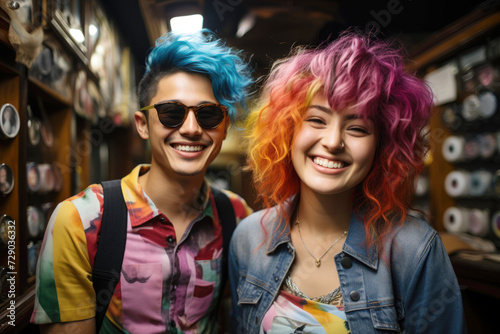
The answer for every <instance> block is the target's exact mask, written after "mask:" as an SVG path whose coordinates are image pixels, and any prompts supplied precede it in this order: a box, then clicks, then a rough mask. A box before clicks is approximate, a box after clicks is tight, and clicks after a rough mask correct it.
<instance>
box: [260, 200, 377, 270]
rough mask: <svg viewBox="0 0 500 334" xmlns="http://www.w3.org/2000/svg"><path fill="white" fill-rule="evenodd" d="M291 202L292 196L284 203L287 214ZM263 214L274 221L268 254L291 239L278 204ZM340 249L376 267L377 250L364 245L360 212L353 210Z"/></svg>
mask: <svg viewBox="0 0 500 334" xmlns="http://www.w3.org/2000/svg"><path fill="white" fill-rule="evenodd" d="M293 203H294V198H293V197H292V198H291V199H290V200H288V201H287V202H285V204H284V207H285V211H286V212H287V214H288V216H290V215H291V214H292V211H293V208H294V204H293ZM265 215H269V216H264V218H265V219H266V220H267V221H275V224H270V225H271V226H272V227H271V229H270V230H268V231H267V232H268V233H269V241H268V243H267V248H266V254H268V255H269V254H271V253H273V252H274V251H275V250H276V248H277V247H278V246H279V245H281V244H283V243H287V242H290V241H291V239H290V225H289V222H288V221H286V217H284V216H283V214H280V209H279V206H276V207H274V208H272V209H270V210H268V211H267V213H265ZM342 251H343V252H344V253H346V254H349V255H350V256H352V257H353V258H355V259H357V260H358V261H360V262H362V263H364V264H365V265H367V266H368V267H370V268H372V269H377V267H378V252H377V249H376V247H375V245H372V246H370V247H367V246H366V231H365V225H364V223H363V220H362V214H359V215H358V214H356V213H355V212H353V214H352V216H351V221H350V223H349V233H348V234H347V238H346V241H345V243H344V246H343V248H342Z"/></svg>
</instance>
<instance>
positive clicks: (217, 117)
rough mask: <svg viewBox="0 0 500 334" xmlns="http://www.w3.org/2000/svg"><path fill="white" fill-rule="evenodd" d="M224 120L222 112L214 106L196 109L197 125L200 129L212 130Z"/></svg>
mask: <svg viewBox="0 0 500 334" xmlns="http://www.w3.org/2000/svg"><path fill="white" fill-rule="evenodd" d="M223 119H224V111H223V110H222V109H221V108H220V107H219V106H216V105H208V106H204V107H201V108H200V109H198V123H199V124H200V126H201V127H202V128H205V129H214V128H216V127H217V126H218V125H219V124H220V123H221V122H222V120H223Z"/></svg>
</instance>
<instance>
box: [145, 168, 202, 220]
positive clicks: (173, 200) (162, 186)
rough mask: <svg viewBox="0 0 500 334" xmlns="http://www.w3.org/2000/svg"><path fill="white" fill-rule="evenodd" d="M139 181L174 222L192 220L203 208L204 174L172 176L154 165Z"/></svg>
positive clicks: (157, 205) (158, 206) (159, 207)
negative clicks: (202, 189)
mask: <svg viewBox="0 0 500 334" xmlns="http://www.w3.org/2000/svg"><path fill="white" fill-rule="evenodd" d="M139 183H140V184H141V186H142V188H143V189H144V191H145V192H146V194H147V195H148V196H149V198H150V199H151V200H152V201H153V203H155V205H156V207H157V208H158V209H159V210H160V211H161V212H162V213H163V214H164V215H165V216H167V217H168V219H169V220H171V221H172V223H174V224H175V223H176V222H177V223H179V224H182V223H186V222H188V221H191V220H192V219H194V218H195V217H196V216H198V215H199V214H200V212H201V211H202V210H203V203H202V199H201V198H200V196H201V193H200V191H201V188H202V184H203V175H201V174H200V175H195V176H172V175H168V174H166V173H164V172H163V171H162V170H161V169H160V168H154V167H153V166H152V167H151V169H150V170H149V172H148V173H146V174H144V175H141V176H140V177H139Z"/></svg>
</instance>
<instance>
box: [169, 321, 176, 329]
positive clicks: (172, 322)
mask: <svg viewBox="0 0 500 334" xmlns="http://www.w3.org/2000/svg"><path fill="white" fill-rule="evenodd" d="M170 327H172V328H175V321H173V320H170Z"/></svg>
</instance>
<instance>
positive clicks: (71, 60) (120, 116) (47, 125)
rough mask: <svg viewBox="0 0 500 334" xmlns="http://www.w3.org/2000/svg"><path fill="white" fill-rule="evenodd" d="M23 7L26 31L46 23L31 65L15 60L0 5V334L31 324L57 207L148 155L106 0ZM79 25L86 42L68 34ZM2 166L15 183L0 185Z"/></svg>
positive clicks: (43, 0) (129, 71)
mask: <svg viewBox="0 0 500 334" xmlns="http://www.w3.org/2000/svg"><path fill="white" fill-rule="evenodd" d="M19 3H21V2H19ZM21 4H22V5H23V6H28V7H21V10H25V11H28V12H29V13H30V15H28V16H27V17H28V18H29V20H28V21H26V22H24V23H23V24H25V27H27V29H28V30H30V29H33V28H34V27H36V26H41V27H43V31H44V38H43V44H42V46H41V47H42V48H41V51H40V53H39V54H38V56H37V57H36V59H35V60H34V61H33V63H32V64H31V65H27V64H21V63H18V62H16V48H15V47H14V46H13V45H11V42H10V39H9V26H10V24H11V18H10V16H9V13H8V12H7V11H4V10H2V9H0V107H2V106H3V105H5V104H9V108H8V109H9V110H8V111H5V114H7V113H8V115H9V116H8V117H7V116H6V117H5V120H2V119H0V122H5V123H0V130H1V131H0V219H2V220H1V221H0V223H1V224H0V333H4V332H5V333H11V332H14V333H15V332H19V331H21V330H22V328H23V327H24V326H27V325H28V323H29V318H30V316H31V313H32V310H33V303H34V298H35V289H36V287H35V281H36V261H37V257H38V252H39V250H40V247H41V244H42V240H43V236H44V233H45V228H46V225H47V223H48V220H49V217H50V214H51V212H52V210H53V209H54V208H55V206H56V205H57V204H58V203H59V202H61V201H63V200H64V199H66V198H68V197H70V196H72V195H74V194H76V193H78V192H79V191H81V190H82V189H83V188H85V187H86V186H87V185H89V184H90V183H93V182H98V181H100V180H105V179H109V178H117V177H121V176H123V175H124V173H125V172H126V171H129V170H130V169H131V167H132V165H133V164H134V163H135V161H137V160H140V157H137V153H136V152H144V151H145V150H143V149H139V148H138V149H137V150H135V153H132V152H131V151H130V150H129V149H128V148H129V147H130V146H132V145H123V144H124V143H125V142H127V141H128V142H132V139H130V137H131V136H130V133H131V131H132V130H133V129H132V128H131V127H130V126H129V125H130V117H129V115H130V114H131V111H132V110H137V106H136V105H135V104H134V101H133V99H132V96H134V95H135V92H134V91H133V89H134V87H135V77H134V75H133V74H134V73H135V69H134V66H135V63H134V59H133V58H132V57H131V56H130V52H129V50H128V47H127V46H126V44H125V43H123V41H122V39H121V37H120V35H119V33H118V31H117V30H116V29H114V27H113V24H112V22H109V21H108V20H107V18H106V15H105V13H104V12H103V11H102V10H101V7H100V3H99V2H98V1H97V0H92V1H76V0H75V1H65V2H60V1H50V0H40V1H37V0H33V1H27V2H22V3H21ZM12 6H13V7H14V5H12ZM16 6H17V5H16ZM10 14H12V13H10ZM90 25H94V27H93V28H92V29H89V27H90ZM75 28H77V29H79V30H80V32H81V33H82V34H83V36H84V37H85V40H84V41H79V40H77V39H75V36H73V35H72V34H71V33H70V29H75ZM91 31H92V33H93V34H91V33H90V32H91ZM96 32H97V33H98V34H97V35H96V34H95V33H96ZM98 45H100V46H99V48H97V46H98ZM97 49H99V50H101V52H102V50H103V49H104V52H106V53H105V54H98V51H97ZM103 57H106V60H107V61H106V63H105V66H104V65H103V66H99V64H103V62H102V61H101V62H99V58H100V60H102V59H103ZM92 59H94V64H92V63H91V60H92ZM96 59H97V61H96ZM96 64H97V65H96ZM92 65H93V66H92ZM109 73H112V74H109ZM82 79H83V80H82ZM105 80H106V82H105V85H103V82H104V81H105ZM13 110H15V111H16V115H17V117H18V118H17V123H18V124H17V125H18V128H15V127H12V124H11V123H12V122H11V120H10V118H9V117H11V116H10V115H11V114H12V113H11V112H12V111H13ZM3 113H4V112H1V114H2V115H3ZM2 115H0V116H2ZM12 119H16V118H15V117H14V118H12ZM14 130H16V131H14ZM127 138H128V139H127ZM96 141H98V142H96ZM103 147H104V148H106V150H107V151H106V152H104V153H105V154H103V152H102V148H103ZM132 154H134V156H132ZM111 158H113V159H114V160H113V163H112V164H111V163H110V159H111ZM118 165H119V167H118ZM117 167H118V168H117ZM124 168H126V170H124ZM2 169H3V170H2ZM4 171H7V172H8V173H7V181H8V183H9V185H12V184H13V186H12V187H5V186H4V185H3V184H1V183H2V182H3V179H2V177H3V176H2V175H1V173H3V172H4ZM4 175H5V174H4ZM9 226H11V227H9ZM14 228H15V229H14ZM13 232H14V233H13ZM9 256H10V257H9ZM10 305H15V307H13V308H11V307H10ZM12 321H13V323H9V322H12ZM13 324H15V325H16V326H15V327H14V326H12V325H13Z"/></svg>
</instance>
